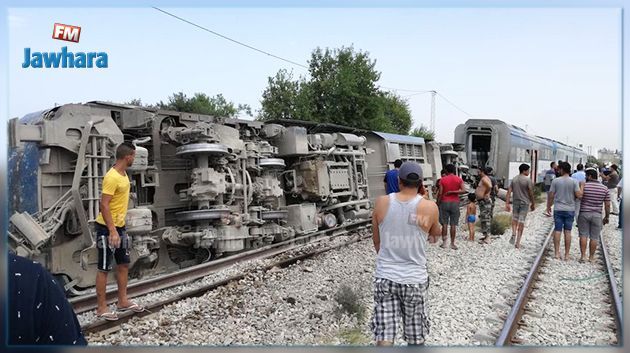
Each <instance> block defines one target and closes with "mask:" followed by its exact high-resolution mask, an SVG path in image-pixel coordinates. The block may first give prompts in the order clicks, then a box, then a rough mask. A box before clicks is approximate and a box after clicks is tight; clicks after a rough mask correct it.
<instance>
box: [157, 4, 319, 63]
mask: <svg viewBox="0 0 630 353" xmlns="http://www.w3.org/2000/svg"><path fill="white" fill-rule="evenodd" d="M153 8H154V9H156V10H158V11H160V12H162V13H164V14H166V15H168V16H171V17H173V18H176V19H178V20H180V21H182V22H185V23H188V24H189V25H192V26H195V27H197V28H199V29H202V30H204V31H206V32H208V33H211V34H214V35H215V36H218V37H221V38H223V39H225V40H229V41H230V42H233V43H236V44H238V45H241V46H244V47H246V48H248V49H251V50H255V51H257V52H259V53H262V54H265V55H268V56H271V57H272V58H276V59H278V60H282V61H284V62H288V63H289V64H293V65H295V66H299V67H302V68H305V69H308V66H306V65H302V64H300V63H297V62H295V61H293V60H289V59H285V58H283V57H280V56H278V55H274V54H271V53H269V52H267V51H264V50H262V49H258V48H255V47H253V46H251V45H248V44H245V43H243V42H240V41H238V40H236V39H232V38H230V37H228V36H225V35H223V34H221V33H217V32H215V31H213V30H211V29H208V28H206V27H203V26H201V25H198V24H196V23H194V22H192V21H189V20H187V19H185V18H182V17H179V16H177V15H175V14H172V13H170V12H168V11H165V10H162V9H160V8H158V7H155V6H153Z"/></svg>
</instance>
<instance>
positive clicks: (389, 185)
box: [383, 159, 403, 195]
mask: <svg viewBox="0 0 630 353" xmlns="http://www.w3.org/2000/svg"><path fill="white" fill-rule="evenodd" d="M402 164H403V162H402V161H401V160H400V159H397V160H396V161H394V169H392V170H388V171H387V173H385V179H383V183H385V193H386V194H388V195H389V194H391V193H392V192H399V191H400V190H399V189H398V169H399V168H400V166H401V165H402Z"/></svg>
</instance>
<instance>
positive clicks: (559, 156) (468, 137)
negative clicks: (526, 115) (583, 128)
mask: <svg viewBox="0 0 630 353" xmlns="http://www.w3.org/2000/svg"><path fill="white" fill-rule="evenodd" d="M454 140H455V142H456V143H458V144H462V145H464V146H465V151H466V160H467V161H468V163H469V164H470V165H471V166H475V167H492V168H493V169H494V173H495V176H496V178H497V181H498V183H499V185H500V186H502V187H507V185H509V182H510V181H511V180H512V178H513V177H515V176H516V175H518V174H519V172H518V167H519V165H520V164H521V163H526V164H529V165H530V166H531V168H532V169H531V171H530V177H531V178H532V181H533V182H534V183H536V184H538V183H542V182H543V178H544V173H545V171H546V170H547V169H549V166H550V164H551V162H553V161H556V162H557V161H558V160H562V161H568V162H569V163H570V164H571V166H573V167H575V165H577V164H578V163H586V159H587V154H586V153H585V152H584V151H582V150H581V149H579V148H576V147H572V146H568V145H566V144H564V143H562V142H558V141H555V140H552V139H548V138H545V137H541V136H535V135H531V134H528V133H527V132H526V131H525V130H523V129H521V128H519V127H517V126H514V125H511V124H508V123H506V122H503V121H501V120H495V119H469V120H467V121H466V122H465V123H464V124H461V125H458V126H457V127H456V128H455V139H454Z"/></svg>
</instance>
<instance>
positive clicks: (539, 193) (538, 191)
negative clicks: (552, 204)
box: [534, 185, 547, 204]
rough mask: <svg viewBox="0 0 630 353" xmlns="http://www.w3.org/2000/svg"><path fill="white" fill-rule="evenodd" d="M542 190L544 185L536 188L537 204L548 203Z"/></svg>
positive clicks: (535, 198) (535, 197)
mask: <svg viewBox="0 0 630 353" xmlns="http://www.w3.org/2000/svg"><path fill="white" fill-rule="evenodd" d="M542 188H543V187H542V185H536V186H534V200H535V201H536V204H540V203H543V202H545V201H547V199H546V195H545V194H544V193H543V190H542Z"/></svg>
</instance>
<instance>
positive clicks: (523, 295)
mask: <svg viewBox="0 0 630 353" xmlns="http://www.w3.org/2000/svg"><path fill="white" fill-rule="evenodd" d="M552 235H553V229H552V230H551V232H550V234H549V236H547V239H546V240H545V242H544V244H543V246H542V249H541V250H540V252H539V253H538V256H537V257H536V259H535V260H534V263H533V264H532V268H531V269H530V271H529V273H528V275H527V277H526V278H525V282H524V283H523V285H522V287H521V289H520V291H519V294H518V296H517V297H516V301H515V302H514V305H513V306H512V309H511V310H510V313H509V314H508V317H507V319H506V321H505V324H504V325H503V329H502V330H501V333H500V334H499V337H498V339H497V341H496V343H495V346H508V345H511V344H512V339H513V337H514V335H515V333H516V331H517V330H518V326H519V322H520V320H521V317H522V316H523V313H524V311H525V305H526V304H527V301H528V299H529V295H530V293H531V291H532V289H533V284H534V281H535V280H536V277H537V276H538V271H539V269H540V265H541V263H542V260H543V258H544V256H545V252H546V251H547V250H548V244H549V242H550V240H551V238H552ZM600 244H601V250H602V253H601V255H602V258H603V260H604V267H605V270H606V273H607V277H608V283H609V285H610V291H609V293H610V304H611V306H612V307H613V308H612V309H613V310H612V311H613V316H614V317H615V327H616V335H617V344H618V345H621V342H622V338H623V314H622V303H621V298H620V296H619V292H618V290H617V281H616V279H615V275H614V272H613V270H612V264H611V262H610V258H609V255H608V250H607V248H606V245H605V244H604V241H603V238H602V239H601V241H600Z"/></svg>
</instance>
